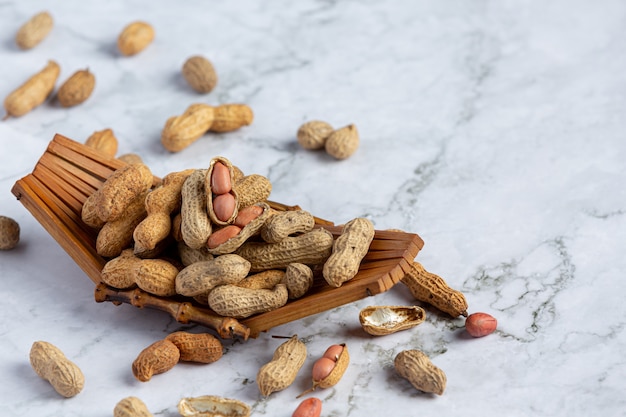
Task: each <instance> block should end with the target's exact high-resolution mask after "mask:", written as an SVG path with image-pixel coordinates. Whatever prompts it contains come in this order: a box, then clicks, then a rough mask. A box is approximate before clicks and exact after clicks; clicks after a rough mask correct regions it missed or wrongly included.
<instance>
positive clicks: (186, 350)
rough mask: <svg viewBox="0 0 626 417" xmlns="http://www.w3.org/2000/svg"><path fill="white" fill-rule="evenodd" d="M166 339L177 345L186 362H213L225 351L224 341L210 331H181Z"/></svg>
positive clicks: (181, 356)
mask: <svg viewBox="0 0 626 417" xmlns="http://www.w3.org/2000/svg"><path fill="white" fill-rule="evenodd" d="M165 340H169V341H170V342H172V343H174V344H175V345H176V347H177V348H178V351H179V352H180V360H181V361H184V362H198V363H213V362H216V361H218V360H219V359H220V358H221V357H222V355H223V353H224V348H223V346H222V342H220V341H219V340H218V339H217V338H216V337H215V336H213V335H211V334H209V333H196V334H194V333H189V332H184V331H179V332H174V333H171V334H169V335H168V336H167V337H166V338H165Z"/></svg>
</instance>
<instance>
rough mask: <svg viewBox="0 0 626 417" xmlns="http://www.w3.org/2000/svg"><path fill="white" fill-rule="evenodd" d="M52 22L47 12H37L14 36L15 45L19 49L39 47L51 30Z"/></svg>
mask: <svg viewBox="0 0 626 417" xmlns="http://www.w3.org/2000/svg"><path fill="white" fill-rule="evenodd" d="M53 26H54V20H53V19H52V16H51V15H50V13H48V12H45V11H44V12H39V13H37V14H36V15H34V16H33V17H31V18H30V19H29V20H28V21H27V22H26V23H24V24H23V25H22V26H21V27H20V28H19V29H18V31H17V34H16V35H15V43H16V44H17V46H19V47H20V48H21V49H31V48H34V47H35V46H37V45H39V44H40V43H41V41H43V40H44V39H45V38H46V36H48V34H49V33H50V31H51V30H52V27H53Z"/></svg>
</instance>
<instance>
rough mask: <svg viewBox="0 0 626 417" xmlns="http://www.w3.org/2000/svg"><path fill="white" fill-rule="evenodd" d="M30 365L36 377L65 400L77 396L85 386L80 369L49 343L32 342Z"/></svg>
mask: <svg viewBox="0 0 626 417" xmlns="http://www.w3.org/2000/svg"><path fill="white" fill-rule="evenodd" d="M30 364H31V366H32V368H33V370H34V371H35V372H36V373H37V375H39V376H40V377H41V378H43V379H45V380H46V381H48V382H49V383H50V385H52V387H53V388H54V389H55V391H56V392H58V393H59V394H61V395H62V396H64V397H66V398H69V397H73V396H75V395H77V394H78V393H79V392H81V391H82V389H83V386H84V385H85V377H84V375H83V373H82V371H81V370H80V368H79V367H78V366H77V365H76V364H75V363H74V362H72V361H70V360H69V359H68V358H66V357H65V355H64V354H63V352H62V351H61V350H60V349H59V348H57V347H56V346H54V345H53V344H51V343H48V342H43V341H37V342H34V343H33V345H32V347H31V349H30Z"/></svg>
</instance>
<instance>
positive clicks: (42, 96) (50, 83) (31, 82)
mask: <svg viewBox="0 0 626 417" xmlns="http://www.w3.org/2000/svg"><path fill="white" fill-rule="evenodd" d="M60 72H61V68H60V67H59V64H57V63H56V62H54V61H52V60H50V61H48V64H47V65H46V66H45V67H44V68H43V69H42V70H41V71H39V72H37V73H36V74H34V75H33V76H31V77H30V78H29V79H28V80H26V82H24V83H23V84H22V85H21V86H19V87H18V88H17V89H15V90H14V91H13V92H12V93H10V94H9V95H8V96H7V97H6V98H5V99H4V109H5V110H6V115H5V117H4V118H5V119H6V118H8V117H20V116H23V115H25V114H26V113H28V112H29V111H31V110H33V109H34V108H35V107H37V106H39V105H41V104H43V102H44V101H46V99H47V98H48V96H50V94H51V93H52V91H53V90H54V86H55V84H56V81H57V78H59V73H60Z"/></svg>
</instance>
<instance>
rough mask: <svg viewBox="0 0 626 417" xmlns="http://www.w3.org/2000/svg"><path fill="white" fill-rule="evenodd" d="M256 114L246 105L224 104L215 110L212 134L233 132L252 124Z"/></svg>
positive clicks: (211, 128)
mask: <svg viewBox="0 0 626 417" xmlns="http://www.w3.org/2000/svg"><path fill="white" fill-rule="evenodd" d="M253 119H254V114H253V112H252V109H251V108H250V107H249V106H247V105H246V104H222V105H220V106H217V107H216V108H215V118H214V120H213V123H212V124H211V127H210V128H209V130H210V131H211V132H232V131H233V130H237V129H239V128H241V127H243V126H248V125H249V124H251V123H252V120H253Z"/></svg>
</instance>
